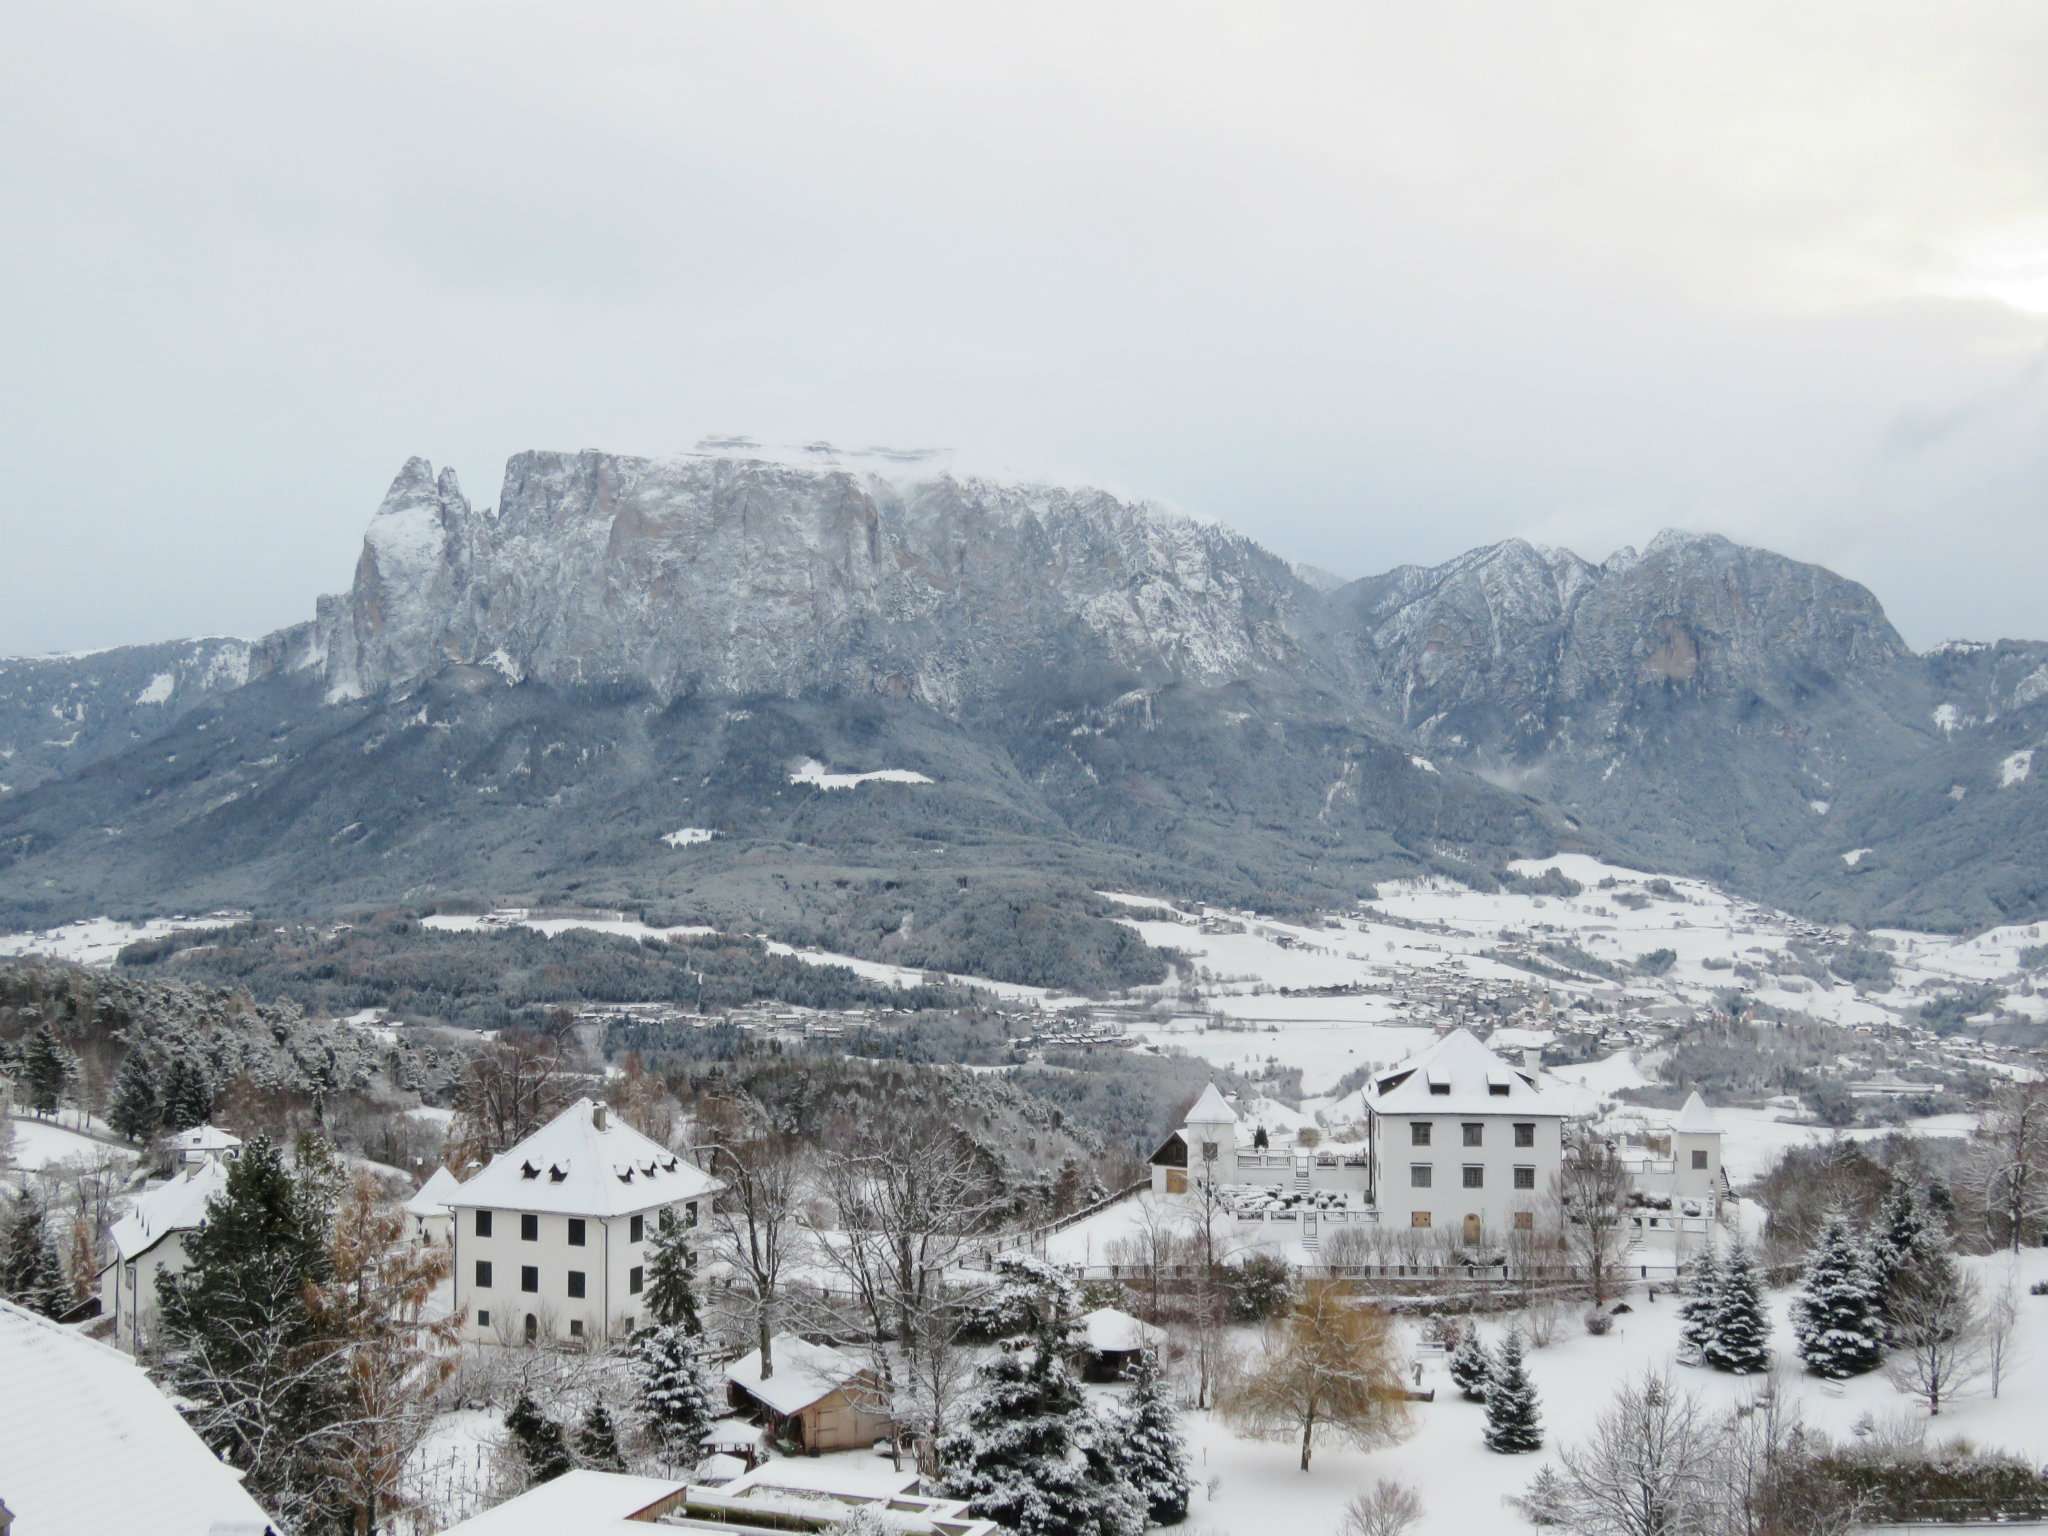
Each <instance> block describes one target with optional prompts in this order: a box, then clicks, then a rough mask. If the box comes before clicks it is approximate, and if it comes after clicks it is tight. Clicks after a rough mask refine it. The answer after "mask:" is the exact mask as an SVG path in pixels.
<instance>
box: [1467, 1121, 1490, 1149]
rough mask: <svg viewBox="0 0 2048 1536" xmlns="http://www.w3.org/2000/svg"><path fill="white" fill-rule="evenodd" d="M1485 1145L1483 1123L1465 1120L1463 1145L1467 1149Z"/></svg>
mask: <svg viewBox="0 0 2048 1536" xmlns="http://www.w3.org/2000/svg"><path fill="white" fill-rule="evenodd" d="M1485 1143H1486V1126H1485V1124H1484V1122H1482V1121H1478V1120H1467V1121H1466V1122H1465V1145H1466V1146H1468V1147H1478V1146H1484V1145H1485Z"/></svg>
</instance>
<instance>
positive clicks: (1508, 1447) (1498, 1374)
mask: <svg viewBox="0 0 2048 1536" xmlns="http://www.w3.org/2000/svg"><path fill="white" fill-rule="evenodd" d="M1486 1448H1487V1449H1488V1450H1489V1451H1498V1452H1500V1453H1501V1454H1502V1455H1518V1454H1520V1453H1521V1452H1523V1451H1537V1450H1541V1449H1542V1448H1543V1419H1542V1416H1541V1415H1540V1414H1539V1413H1538V1411H1537V1407H1536V1386H1535V1383H1533V1382H1531V1381H1530V1380H1529V1371H1528V1368H1527V1367H1526V1366H1525V1365H1524V1364H1523V1362H1522V1333H1521V1330H1520V1329H1519V1328H1510V1329H1509V1330H1508V1332H1507V1337H1506V1338H1504V1339H1502V1340H1501V1341H1500V1353H1499V1355H1498V1356H1497V1357H1496V1358H1495V1359H1494V1362H1493V1375H1492V1379H1491V1380H1490V1381H1489V1382H1488V1384H1487V1389H1486Z"/></svg>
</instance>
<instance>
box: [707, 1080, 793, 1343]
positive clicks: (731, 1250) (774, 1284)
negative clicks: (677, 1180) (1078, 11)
mask: <svg viewBox="0 0 2048 1536" xmlns="http://www.w3.org/2000/svg"><path fill="white" fill-rule="evenodd" d="M700 1127H701V1130H702V1132H703V1134H704V1136H705V1138H706V1142H707V1145H706V1147H705V1148H704V1150H705V1152H706V1153H707V1154H708V1155H707V1157H706V1159H705V1161H706V1163H707V1166H708V1171H709V1172H710V1173H711V1174H712V1176H713V1177H715V1178H717V1179H719V1180H721V1181H723V1182H724V1184H725V1188H724V1189H723V1190H721V1191H720V1192H719V1195H718V1199H717V1200H716V1201H715V1202H714V1203H713V1205H712V1209H711V1217H710V1220H709V1222H708V1223H707V1225H708V1227H709V1238H710V1248H711V1251H712V1253H713V1254H714V1255H715V1256H717V1257H718V1258H721V1259H723V1260H724V1261H725V1263H726V1265H727V1266H728V1267H729V1268H730V1269H731V1271H732V1276H733V1284H734V1292H735V1295H736V1297H737V1298H738V1300H739V1301H740V1303H741V1305H742V1306H743V1307H744V1309H745V1311H746V1312H747V1314H748V1316H749V1318H750V1320H751V1321H752V1323H753V1325H754V1337H755V1342H756V1344H757V1345H758V1346H759V1348H760V1351H761V1376H762V1379H763V1380H766V1379H767V1378H768V1377H770V1376H772V1375H773V1374H774V1373H775V1353H774V1343H773V1341H774V1338H775V1332H776V1325H777V1323H778V1321H779V1320H780V1317H781V1314H782V1308H783V1302H784V1297H783V1272H784V1270H785V1269H787V1268H788V1267H789V1265H790V1264H791V1263H792V1262H793V1261H795V1260H796V1259H797V1258H798V1257H799V1255H800V1254H801V1252H802V1251H803V1250H804V1248H805V1247H806V1244H805V1242H804V1229H803V1224H802V1215H803V1204H804V1200H805V1198H806V1195H807V1193H808V1177H809V1168H808V1163H809V1158H808V1156H807V1154H806V1151H805V1147H804V1144H803V1143H802V1142H801V1141H799V1140H798V1139H797V1138H796V1137H793V1136H788V1135H784V1134H783V1133H782V1132H780V1131H778V1130H776V1129H775V1128H774V1127H772V1126H769V1125H766V1124H763V1123H762V1122H761V1120H760V1118H759V1116H758V1115H757V1114H755V1113H753V1112H751V1111H750V1110H749V1109H748V1108H747V1107H746V1106H743V1105H741V1104H738V1103H736V1102H735V1101H733V1100H730V1099H716V1100H713V1101H712V1102H711V1103H710V1104H709V1105H708V1106H707V1107H706V1108H705V1111H704V1113H703V1115H702V1117H701V1121H700Z"/></svg>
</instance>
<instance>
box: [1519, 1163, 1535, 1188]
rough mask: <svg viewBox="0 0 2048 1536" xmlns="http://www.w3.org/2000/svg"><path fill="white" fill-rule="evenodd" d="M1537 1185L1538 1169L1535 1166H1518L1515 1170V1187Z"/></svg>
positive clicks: (1532, 1186)
mask: <svg viewBox="0 0 2048 1536" xmlns="http://www.w3.org/2000/svg"><path fill="white" fill-rule="evenodd" d="M1535 1187H1536V1170H1535V1169H1534V1168H1517V1169H1516V1170H1515V1188H1517V1189H1534V1188H1535Z"/></svg>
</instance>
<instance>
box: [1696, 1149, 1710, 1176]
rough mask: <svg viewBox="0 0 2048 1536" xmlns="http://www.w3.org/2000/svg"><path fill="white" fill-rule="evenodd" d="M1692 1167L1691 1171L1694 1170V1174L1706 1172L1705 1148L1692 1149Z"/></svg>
mask: <svg viewBox="0 0 2048 1536" xmlns="http://www.w3.org/2000/svg"><path fill="white" fill-rule="evenodd" d="M1692 1166H1693V1170H1694V1172H1696V1173H1704V1172H1706V1169H1707V1149H1706V1148H1705V1147H1695V1148H1693V1153H1692Z"/></svg>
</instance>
